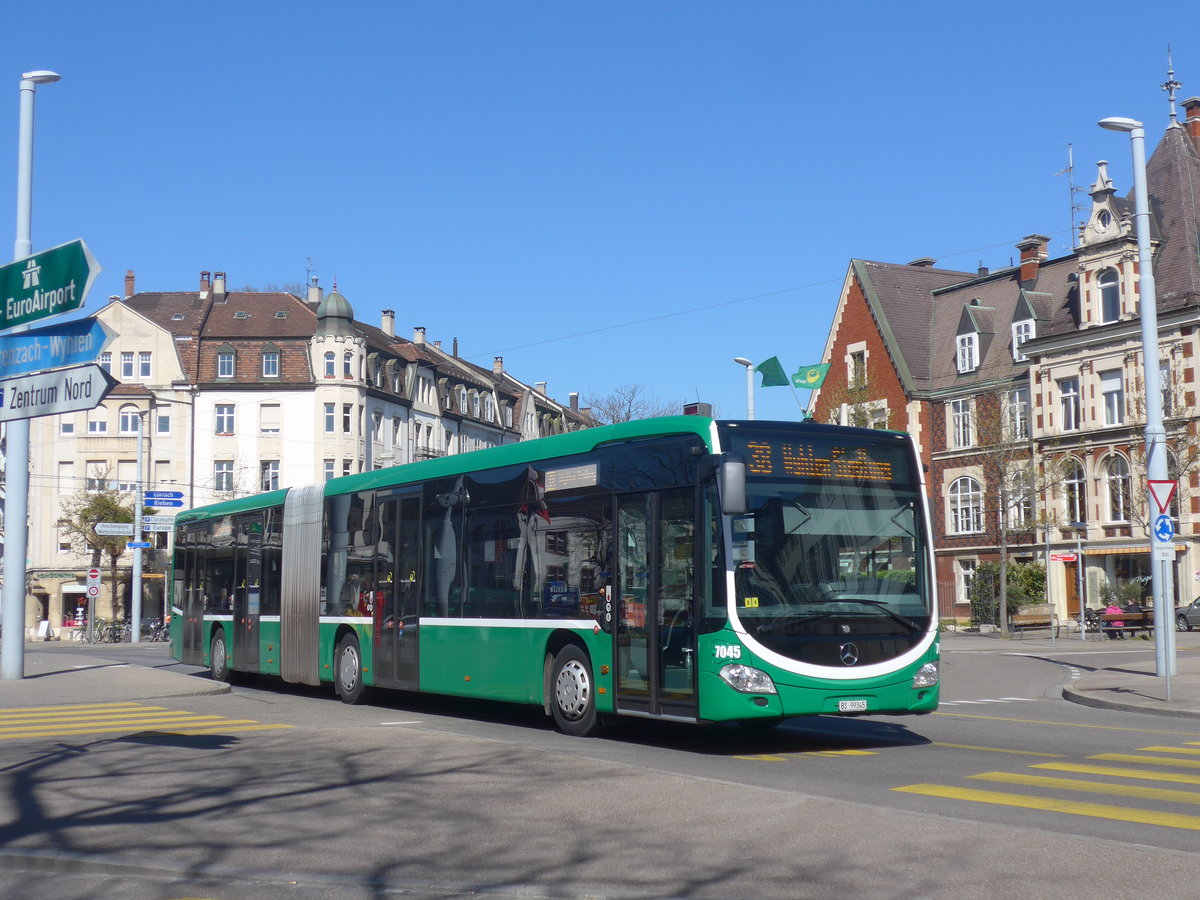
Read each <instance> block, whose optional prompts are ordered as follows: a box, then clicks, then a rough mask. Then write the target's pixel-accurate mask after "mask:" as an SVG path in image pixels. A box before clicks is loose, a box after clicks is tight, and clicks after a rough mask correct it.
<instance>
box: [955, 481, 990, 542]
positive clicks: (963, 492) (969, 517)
mask: <svg viewBox="0 0 1200 900" xmlns="http://www.w3.org/2000/svg"><path fill="white" fill-rule="evenodd" d="M981 531H983V490H982V489H981V488H980V486H979V482H978V481H976V480H975V479H974V478H971V477H970V476H968V475H964V476H963V477H961V478H956V479H955V480H954V482H953V483H952V484H951V485H950V533H951V534H977V533H979V532H981Z"/></svg>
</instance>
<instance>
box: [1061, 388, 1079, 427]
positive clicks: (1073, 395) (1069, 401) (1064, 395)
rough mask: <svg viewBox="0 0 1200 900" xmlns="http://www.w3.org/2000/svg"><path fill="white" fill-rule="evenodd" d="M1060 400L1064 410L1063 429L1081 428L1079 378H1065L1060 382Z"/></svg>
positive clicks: (1062, 410)
mask: <svg viewBox="0 0 1200 900" xmlns="http://www.w3.org/2000/svg"><path fill="white" fill-rule="evenodd" d="M1058 401H1059V407H1060V410H1061V412H1062V430H1063V431H1078V430H1079V379H1078V378H1064V379H1062V381H1060V382H1059V383H1058Z"/></svg>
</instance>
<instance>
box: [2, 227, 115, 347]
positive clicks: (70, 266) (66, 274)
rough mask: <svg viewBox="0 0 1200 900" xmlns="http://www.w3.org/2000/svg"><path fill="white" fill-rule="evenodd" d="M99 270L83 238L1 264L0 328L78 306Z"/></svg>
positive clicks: (53, 314) (10, 326)
mask: <svg viewBox="0 0 1200 900" xmlns="http://www.w3.org/2000/svg"><path fill="white" fill-rule="evenodd" d="M99 274H100V266H99V265H98V264H97V263H96V259H95V257H94V256H92V252H91V251H90V250H88V247H87V244H85V243H84V242H83V241H71V242H70V243H68V244H61V245H59V246H58V247H51V248H50V249H49V250H43V251H42V252H41V253H35V254H33V255H32V256H26V257H25V258H24V259H18V260H15V261H14V262H11V263H9V264H8V265H6V266H0V303H2V304H3V306H2V307H0V330H3V329H5V328H13V327H15V326H17V325H24V324H26V323H28V322H36V321H37V320H38V319H45V318H49V317H50V316H57V315H58V314H59V313H65V312H71V310H75V309H79V308H80V307H81V306H83V300H84V298H85V297H86V296H87V293H88V291H90V290H91V289H92V283H93V282H94V281H95V280H96V276H97V275H99Z"/></svg>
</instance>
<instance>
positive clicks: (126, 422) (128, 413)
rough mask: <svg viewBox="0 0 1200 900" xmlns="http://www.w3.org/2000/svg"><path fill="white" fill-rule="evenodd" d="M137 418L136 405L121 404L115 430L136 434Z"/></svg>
mask: <svg viewBox="0 0 1200 900" xmlns="http://www.w3.org/2000/svg"><path fill="white" fill-rule="evenodd" d="M138 418H139V416H138V409H137V407H136V406H122V407H121V410H120V417H119V419H118V423H117V431H118V432H119V433H120V434H137V433H138Z"/></svg>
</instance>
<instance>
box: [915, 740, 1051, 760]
mask: <svg viewBox="0 0 1200 900" xmlns="http://www.w3.org/2000/svg"><path fill="white" fill-rule="evenodd" d="M933 746H935V747H949V748H951V749H953V750H983V751H986V752H988V753H1016V754H1017V755H1019V756H1051V757H1054V756H1062V754H1061V753H1043V752H1041V751H1040V750H1010V749H1008V748H1006V747H976V746H974V745H972V744H944V743H941V742H940V741H935V742H934V744H933Z"/></svg>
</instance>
